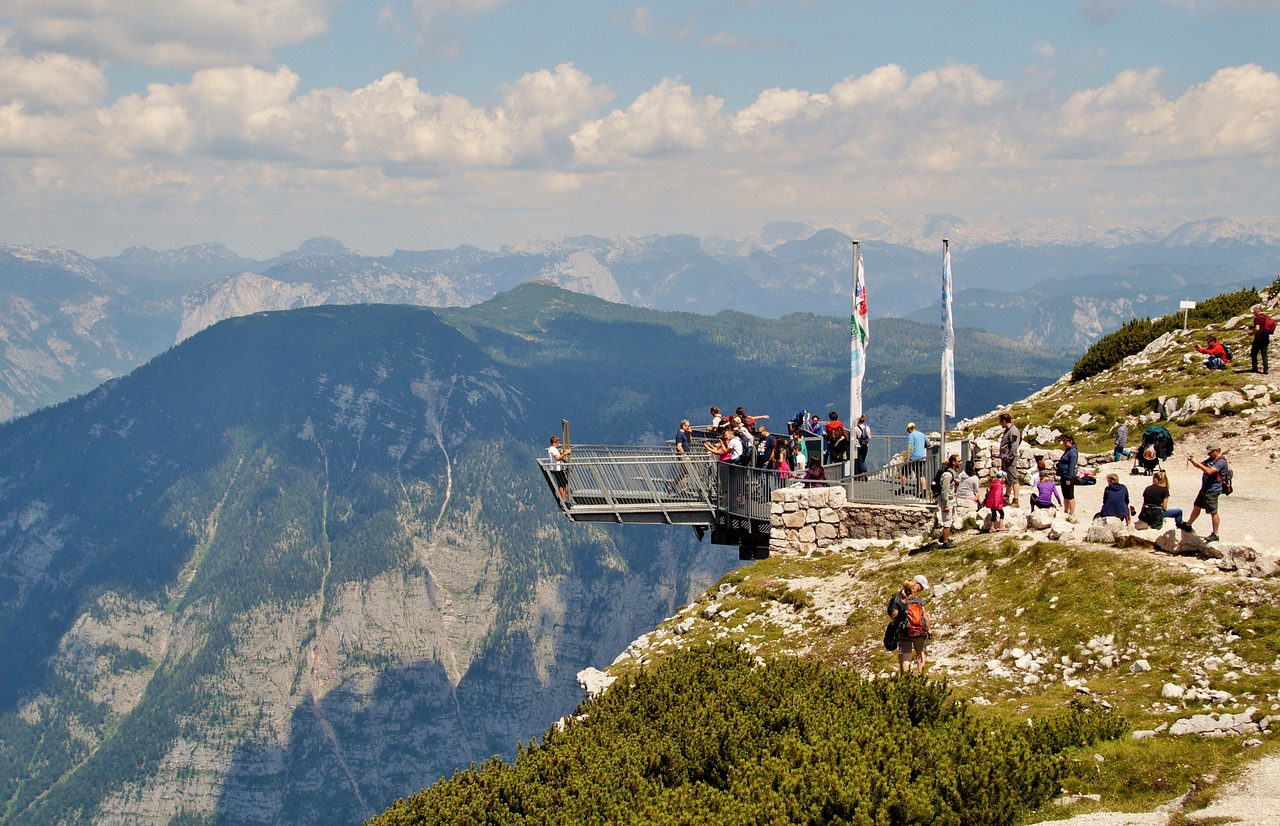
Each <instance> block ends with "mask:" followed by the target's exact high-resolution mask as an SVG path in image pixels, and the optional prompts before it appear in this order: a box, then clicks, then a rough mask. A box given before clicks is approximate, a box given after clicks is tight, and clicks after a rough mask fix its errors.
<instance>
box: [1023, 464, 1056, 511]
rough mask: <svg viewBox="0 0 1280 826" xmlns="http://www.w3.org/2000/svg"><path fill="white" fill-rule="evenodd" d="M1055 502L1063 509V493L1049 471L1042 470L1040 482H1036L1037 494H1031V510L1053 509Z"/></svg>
mask: <svg viewBox="0 0 1280 826" xmlns="http://www.w3.org/2000/svg"><path fill="white" fill-rule="evenodd" d="M1055 502H1056V503H1057V504H1058V506H1059V507H1061V505H1062V493H1061V492H1060V491H1059V490H1058V485H1057V483H1056V482H1054V481H1053V474H1052V473H1051V472H1050V471H1048V470H1041V471H1040V481H1039V482H1036V489H1035V492H1034V493H1033V494H1031V509H1032V510H1035V509H1036V508H1052V507H1053V505H1054V503H1055Z"/></svg>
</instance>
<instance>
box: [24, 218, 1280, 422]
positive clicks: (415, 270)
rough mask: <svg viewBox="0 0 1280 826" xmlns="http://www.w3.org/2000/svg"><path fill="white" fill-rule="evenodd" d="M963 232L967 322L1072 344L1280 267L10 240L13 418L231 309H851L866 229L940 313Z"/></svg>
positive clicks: (950, 224)
mask: <svg viewBox="0 0 1280 826" xmlns="http://www.w3.org/2000/svg"><path fill="white" fill-rule="evenodd" d="M1099 225H1100V224H1099ZM1019 233H1021V234H1019ZM944 235H949V236H950V237H951V238H952V240H953V247H952V249H953V270H954V273H955V290H956V294H955V303H954V310H955V318H956V323H957V324H958V325H961V326H970V327H977V328H982V329H987V330H990V331H992V332H996V333H999V334H1000V335H1003V336H1006V337H1008V338H1012V339H1015V340H1018V341H1023V342H1035V343H1038V344H1040V345H1042V346H1044V347H1046V348H1048V349H1050V350H1054V351H1058V352H1061V353H1064V354H1078V353H1080V352H1082V351H1083V350H1084V349H1085V348H1086V347H1087V346H1088V345H1089V344H1090V343H1092V342H1093V341H1095V340H1096V339H1097V338H1099V337H1100V336H1101V335H1103V334H1105V333H1106V332H1108V331H1109V330H1111V329H1114V328H1115V327H1117V326H1119V325H1120V324H1122V323H1123V322H1124V321H1127V320H1129V319H1130V318H1133V317H1135V316H1146V315H1149V316H1158V315H1163V314H1167V313H1169V312H1171V311H1174V310H1176V308H1177V303H1178V301H1179V300H1181V299H1184V298H1191V299H1198V298H1203V297H1206V296H1208V295H1213V294H1217V293H1220V292H1222V291H1223V290H1225V289H1231V288H1233V287H1238V286H1261V285H1264V284H1267V283H1270V281H1271V280H1272V278H1273V277H1274V275H1275V273H1276V272H1277V271H1280V223H1277V222H1259V223H1255V224H1243V223H1239V222H1234V221H1229V220H1226V219H1210V220H1206V221H1198V222H1194V223H1191V224H1185V225H1182V226H1178V227H1168V228H1162V229H1160V230H1145V231H1126V232H1105V231H1098V230H1096V229H1093V228H1092V227H1091V226H1090V225H1088V223H1087V222H1079V223H1072V224H1044V225H1033V226H1027V225H1019V223H1018V222H1016V221H1012V222H1010V224H1009V225H1007V226H1004V227H996V228H980V227H976V226H972V225H968V224H966V223H965V222H964V221H963V220H962V219H960V218H957V217H956V216H951V215H931V216H923V217H921V218H920V219H917V220H913V221H872V222H869V223H865V224H863V225H860V226H858V227H851V228H846V229H845V230H843V231H842V230H836V229H831V228H817V227H812V226H809V225H806V224H801V223H776V224H770V225H768V226H766V227H764V228H763V229H762V230H761V231H760V232H758V233H756V234H754V235H753V236H752V237H750V238H747V239H739V240H728V239H722V238H705V239H699V238H696V237H694V236H688V235H675V236H655V237H648V238H619V239H606V238H595V237H590V236H578V237H567V238H562V239H558V240H554V241H535V242H529V243H526V244H524V245H522V246H520V247H518V248H513V247H504V248H503V249H501V250H498V251H487V250H482V249H478V248H475V247H465V246H464V247H458V248H455V249H449V250H427V251H404V250H401V251H397V252H395V253H393V254H391V255H385V256H374V255H365V254H363V253H359V252H356V251H353V250H350V249H348V248H347V247H346V246H344V245H343V244H342V243H341V242H339V241H337V240H335V239H332V238H313V239H311V240H309V241H307V242H305V243H304V244H302V245H301V246H300V247H299V248H298V249H296V250H292V251H289V252H284V253H281V254H280V255H278V256H276V257H274V258H271V259H266V260H253V259H247V258H243V257H241V256H239V255H237V254H236V253H234V252H233V251H232V250H230V249H228V248H227V247H225V246H223V245H221V244H202V245H198V246H192V247H184V248H181V249H176V250H163V251H154V250H149V249H145V248H136V247H135V248H130V249H127V250H125V251H124V252H123V253H121V254H120V255H118V256H113V257H107V258H100V259H96V260H90V259H87V258H85V257H83V256H80V255H78V254H76V253H74V252H71V251H68V250H63V249H57V248H35V247H29V246H19V245H13V244H7V245H6V244H0V340H2V341H3V342H4V344H5V347H4V350H3V352H2V353H0V417H13V416H18V415H21V414H23V413H26V412H30V411H31V410H36V409H39V408H40V407H42V406H45V405H48V404H53V403H56V402H58V401H61V400H63V399H65V398H68V397H70V396H72V395H75V394H76V393H81V392H86V391H88V390H90V389H92V388H93V387H95V386H96V385H97V384H98V383H100V382H101V381H103V380H105V379H106V378H109V377H113V376H119V375H122V374H123V373H125V372H127V371H128V370H129V369H130V368H132V367H134V366H137V365H138V364H141V363H143V362H144V361H146V360H147V359H148V358H151V357H152V356H154V355H156V354H157V353H159V352H161V351H162V350H163V349H164V348H165V347H167V346H169V345H170V344H172V343H173V342H176V341H181V340H183V339H185V338H187V337H188V336H190V335H192V334H193V333H195V332H197V331H198V330H201V329H203V328H205V327H207V326H209V325H211V324H213V323H215V322H217V321H219V320H221V319H224V318H231V317H235V316H239V315H247V314H251V313H255V312H262V311H267V310H283V309H293V308H298V307H307V306H319V305H323V304H357V303H406V304H417V305H422V306H435V307H447V306H470V305H473V304H476V303H478V302H481V301H485V300H487V299H489V298H491V297H493V296H494V295H496V294H498V293H500V292H502V291H504V290H509V289H511V288H513V287H515V286H517V285H519V284H522V283H526V282H529V281H535V280H541V281H546V282H548V283H552V284H555V285H557V286H560V287H563V288H565V289H568V290H572V291H574V292H579V293H583V294H587V295H593V296H597V297H600V298H604V299H607V300H610V301H616V302H623V303H627V304H633V305H636V306H641V307H650V308H655V309H668V310H688V311H691V312H696V313H701V314H712V313H715V312H719V311H721V310H736V311H740V312H745V313H751V314H754V315H759V316H764V317H770V318H777V317H781V316H784V315H787V314H789V313H795V312H810V313H814V314H817V315H824V316H833V317H837V318H841V317H844V316H845V315H846V314H847V313H848V310H847V309H846V307H847V306H848V304H849V303H850V302H849V292H850V280H851V276H850V271H851V268H852V251H851V245H850V237H851V236H857V237H861V238H875V239H880V240H874V241H873V240H867V241H865V242H864V243H863V244H862V250H863V257H864V260H865V263H866V268H867V273H868V280H869V292H870V296H871V302H870V303H871V310H872V316H873V319H880V318H885V317H908V318H914V319H918V320H921V321H925V322H928V323H933V322H934V320H935V319H936V318H937V316H938V310H937V302H938V299H939V292H940V287H939V282H940V270H941V262H940V254H941V250H940V244H938V239H940V238H941V237H943V236H944Z"/></svg>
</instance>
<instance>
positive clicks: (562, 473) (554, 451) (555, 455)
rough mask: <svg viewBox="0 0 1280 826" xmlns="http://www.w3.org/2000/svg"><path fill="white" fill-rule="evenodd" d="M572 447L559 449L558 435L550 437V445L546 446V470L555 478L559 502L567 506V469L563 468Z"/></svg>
mask: <svg viewBox="0 0 1280 826" xmlns="http://www.w3.org/2000/svg"><path fill="white" fill-rule="evenodd" d="M570 452H572V448H568V447H566V448H564V449H563V450H561V449H560V437H559V436H552V437H551V446H550V447H548V448H547V470H550V471H551V476H552V478H554V479H555V480H556V489H557V490H558V491H559V492H560V503H561V504H562V505H564V506H565V507H566V508H567V507H569V471H568V470H567V469H565V466H564V463H565V460H566V459H568V458H569V453H570Z"/></svg>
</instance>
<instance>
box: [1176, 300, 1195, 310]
mask: <svg viewBox="0 0 1280 826" xmlns="http://www.w3.org/2000/svg"><path fill="white" fill-rule="evenodd" d="M1195 308H1196V303H1195V302H1194V301H1182V302H1179V303H1178V309H1179V310H1194V309H1195Z"/></svg>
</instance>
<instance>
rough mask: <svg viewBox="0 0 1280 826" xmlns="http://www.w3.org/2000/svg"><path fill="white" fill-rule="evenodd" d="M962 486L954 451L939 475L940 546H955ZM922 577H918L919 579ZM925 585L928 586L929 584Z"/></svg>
mask: <svg viewBox="0 0 1280 826" xmlns="http://www.w3.org/2000/svg"><path fill="white" fill-rule="evenodd" d="M959 487H960V454H958V453H952V454H951V455H950V456H948V457H947V463H946V464H945V465H943V466H942V475H941V476H940V477H938V522H939V523H940V524H941V525H942V541H941V542H939V543H938V547H939V548H954V547H955V546H956V543H954V542H952V541H951V523H953V522H955V521H956V489H957V488H959ZM921 576H923V575H921ZM920 578H921V577H920V576H918V577H916V579H917V580H919V579H920ZM924 587H926V588H928V587H929V586H928V585H925V586H924Z"/></svg>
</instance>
